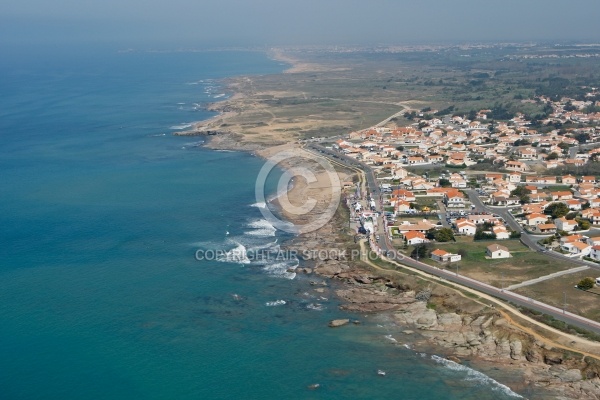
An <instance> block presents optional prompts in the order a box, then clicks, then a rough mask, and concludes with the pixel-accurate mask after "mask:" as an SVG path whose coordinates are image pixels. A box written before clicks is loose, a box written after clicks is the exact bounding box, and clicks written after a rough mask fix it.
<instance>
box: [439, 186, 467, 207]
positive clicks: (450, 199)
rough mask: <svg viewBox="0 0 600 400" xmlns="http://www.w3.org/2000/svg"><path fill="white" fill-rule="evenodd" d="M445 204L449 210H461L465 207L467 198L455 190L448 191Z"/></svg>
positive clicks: (445, 195) (445, 194)
mask: <svg viewBox="0 0 600 400" xmlns="http://www.w3.org/2000/svg"><path fill="white" fill-rule="evenodd" d="M444 204H446V207H449V208H451V207H452V208H460V207H464V206H465V198H464V196H463V194H462V193H461V192H459V191H458V190H456V189H454V191H447V192H446V193H444Z"/></svg>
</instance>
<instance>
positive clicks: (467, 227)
mask: <svg viewBox="0 0 600 400" xmlns="http://www.w3.org/2000/svg"><path fill="white" fill-rule="evenodd" d="M455 224H456V230H457V231H458V233H462V234H463V235H469V236H473V235H475V232H476V231H477V225H475V223H474V222H471V221H469V220H467V219H464V218H461V219H458V220H456V223H455Z"/></svg>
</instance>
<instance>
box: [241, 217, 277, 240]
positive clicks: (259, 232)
mask: <svg viewBox="0 0 600 400" xmlns="http://www.w3.org/2000/svg"><path fill="white" fill-rule="evenodd" d="M247 226H248V227H249V228H252V230H251V231H246V232H244V233H245V234H246V235H251V236H275V232H277V228H275V227H274V226H273V225H272V224H271V223H270V222H269V221H267V220H266V219H259V220H255V221H252V222H250V223H248V224H247Z"/></svg>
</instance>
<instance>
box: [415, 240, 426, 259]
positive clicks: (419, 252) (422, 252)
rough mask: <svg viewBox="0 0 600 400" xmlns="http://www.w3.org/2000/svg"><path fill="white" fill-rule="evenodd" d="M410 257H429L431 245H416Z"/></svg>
mask: <svg viewBox="0 0 600 400" xmlns="http://www.w3.org/2000/svg"><path fill="white" fill-rule="evenodd" d="M410 257H411V258H414V259H417V258H427V257H429V247H428V246H427V245H425V244H418V245H416V246H415V248H414V249H413V251H412V252H411V253H410Z"/></svg>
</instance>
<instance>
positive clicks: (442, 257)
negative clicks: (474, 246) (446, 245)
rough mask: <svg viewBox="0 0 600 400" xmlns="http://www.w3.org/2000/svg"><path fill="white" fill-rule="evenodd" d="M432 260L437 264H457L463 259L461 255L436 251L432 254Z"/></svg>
mask: <svg viewBox="0 0 600 400" xmlns="http://www.w3.org/2000/svg"><path fill="white" fill-rule="evenodd" d="M431 259H432V260H435V261H437V262H456V261H460V260H461V259H462V256H461V255H460V254H452V253H448V252H447V251H445V250H441V249H435V250H434V251H432V252H431Z"/></svg>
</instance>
